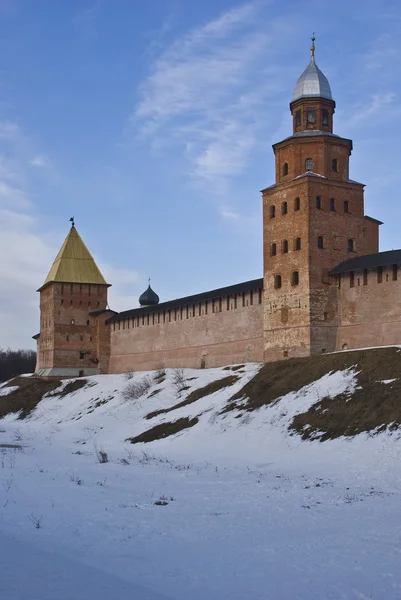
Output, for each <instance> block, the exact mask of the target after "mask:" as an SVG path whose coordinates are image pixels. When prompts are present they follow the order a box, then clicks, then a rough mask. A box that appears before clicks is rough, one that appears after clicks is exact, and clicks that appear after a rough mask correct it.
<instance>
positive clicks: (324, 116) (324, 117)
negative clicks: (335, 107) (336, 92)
mask: <svg viewBox="0 0 401 600" xmlns="http://www.w3.org/2000/svg"><path fill="white" fill-rule="evenodd" d="M328 124H329V111H328V110H326V109H325V108H323V109H322V125H328Z"/></svg>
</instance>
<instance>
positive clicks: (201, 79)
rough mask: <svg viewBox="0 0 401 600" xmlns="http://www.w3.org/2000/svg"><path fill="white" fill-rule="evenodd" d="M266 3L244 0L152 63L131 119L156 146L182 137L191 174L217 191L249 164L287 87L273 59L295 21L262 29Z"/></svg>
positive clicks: (268, 25) (221, 190) (177, 140)
mask: <svg viewBox="0 0 401 600" xmlns="http://www.w3.org/2000/svg"><path fill="white" fill-rule="evenodd" d="M265 4H266V3H265ZM261 7H262V3H259V2H258V3H257V2H251V3H248V4H244V5H242V6H239V7H237V8H235V9H233V10H230V11H228V12H226V13H224V14H222V15H220V16H219V17H218V18H216V19H215V20H212V21H210V22H209V23H206V24H205V25H203V26H202V27H199V28H197V29H193V30H192V31H190V32H189V33H187V34H185V35H183V36H182V37H180V38H178V39H176V40H175V41H174V42H173V43H172V44H171V45H170V47H168V48H167V49H166V50H165V51H164V52H163V53H162V54H161V56H159V57H158V58H157V59H156V60H155V62H154V63H153V64H152V65H151V68H150V74H149V75H148V77H147V78H146V79H145V81H144V82H143V83H142V85H141V88H140V100H139V102H138V104H137V106H136V108H135V111H134V113H133V115H132V117H131V122H132V123H133V124H135V125H136V126H137V125H139V127H140V131H141V133H142V135H143V136H144V138H145V139H146V140H147V141H149V142H150V143H151V144H152V145H153V147H154V148H157V149H160V148H163V146H165V145H169V144H174V143H175V144H177V143H178V144H179V145H180V147H181V149H182V152H183V156H184V157H185V158H186V159H187V164H188V175H190V176H191V177H192V178H194V179H196V180H197V181H198V182H199V181H201V182H203V185H204V186H206V187H208V188H210V189H211V190H212V191H215V192H217V193H219V192H220V193H221V192H224V191H225V190H226V187H225V183H226V181H227V180H228V179H229V178H230V177H233V176H235V175H238V174H240V173H241V171H242V170H243V169H244V167H245V166H246V164H247V160H248V158H249V155H250V152H251V151H252V149H253V148H254V146H255V144H256V143H257V140H258V135H259V134H260V124H261V118H260V117H261V115H262V114H263V110H266V108H265V106H264V103H265V102H266V101H267V99H268V98H269V97H271V96H272V95H274V94H277V93H280V91H281V89H282V84H280V69H279V68H278V67H275V66H274V62H273V61H272V57H273V56H274V55H275V54H276V52H277V47H276V42H279V40H280V38H281V37H282V32H283V30H286V31H288V29H289V28H290V25H288V23H285V21H284V19H283V20H280V19H277V20H274V19H272V20H271V21H270V22H269V23H268V24H267V25H266V24H265V23H264V24H263V27H262V26H261V25H260V24H259V22H258V19H259V17H260V11H261ZM268 65H269V66H268ZM255 81H258V85H257V86H255ZM249 90H252V91H251V92H250V91H249ZM268 121H269V119H268V118H266V114H265V115H264V125H267V122H268Z"/></svg>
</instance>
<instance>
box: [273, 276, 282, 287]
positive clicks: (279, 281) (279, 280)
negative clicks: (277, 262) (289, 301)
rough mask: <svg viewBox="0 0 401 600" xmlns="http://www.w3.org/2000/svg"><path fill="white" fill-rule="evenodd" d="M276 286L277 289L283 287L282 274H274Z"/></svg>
mask: <svg viewBox="0 0 401 600" xmlns="http://www.w3.org/2000/svg"><path fill="white" fill-rule="evenodd" d="M274 287H275V288H276V290H278V289H280V288H281V275H275V276H274Z"/></svg>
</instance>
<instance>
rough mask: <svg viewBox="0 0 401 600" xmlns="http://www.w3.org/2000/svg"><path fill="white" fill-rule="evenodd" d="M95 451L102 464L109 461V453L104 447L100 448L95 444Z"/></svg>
mask: <svg viewBox="0 0 401 600" xmlns="http://www.w3.org/2000/svg"><path fill="white" fill-rule="evenodd" d="M95 453H96V458H97V460H98V462H99V463H100V464H104V463H107V462H109V457H108V454H107V452H105V450H103V448H98V447H97V446H95Z"/></svg>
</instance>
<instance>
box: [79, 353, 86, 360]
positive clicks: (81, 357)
mask: <svg viewBox="0 0 401 600" xmlns="http://www.w3.org/2000/svg"><path fill="white" fill-rule="evenodd" d="M79 358H80V360H83V359H84V358H85V352H80V353H79Z"/></svg>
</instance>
